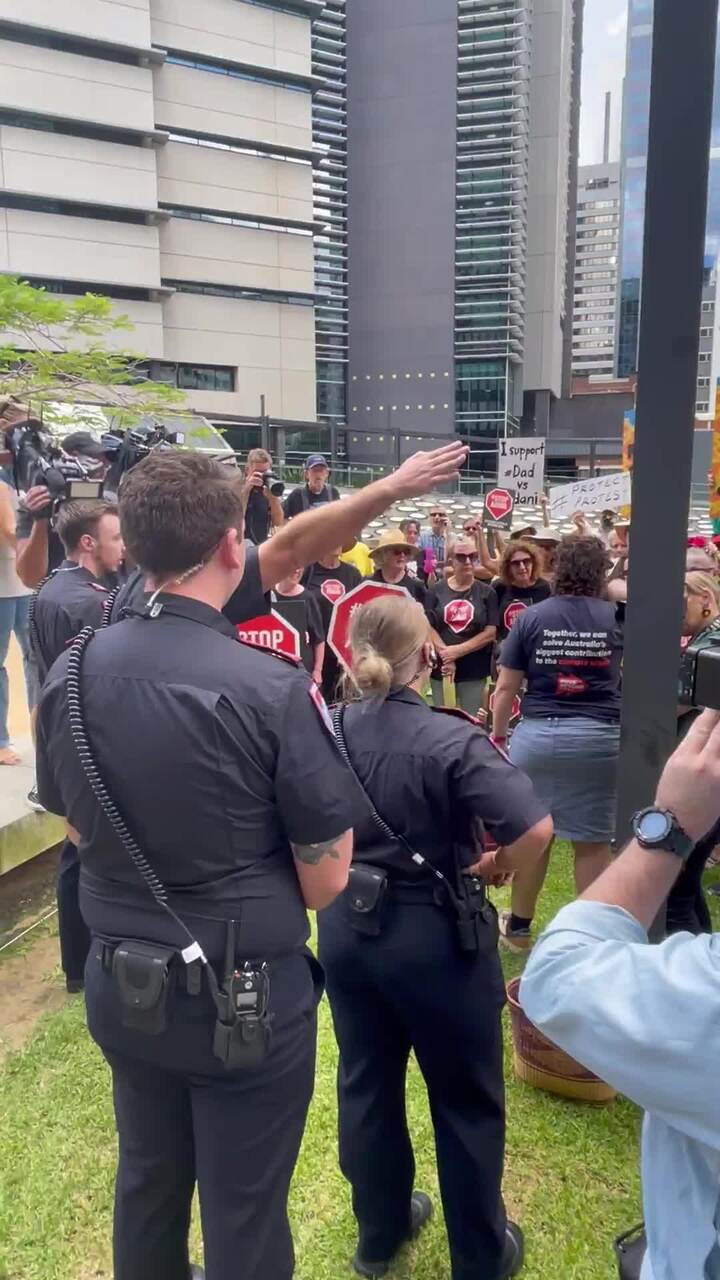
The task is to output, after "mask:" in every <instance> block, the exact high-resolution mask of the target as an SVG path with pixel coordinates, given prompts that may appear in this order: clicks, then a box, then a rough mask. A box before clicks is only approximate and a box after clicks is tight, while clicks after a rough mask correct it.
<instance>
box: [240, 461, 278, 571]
mask: <svg viewBox="0 0 720 1280" xmlns="http://www.w3.org/2000/svg"><path fill="white" fill-rule="evenodd" d="M272 464H273V462H272V458H271V457H270V454H269V453H268V452H267V451H266V450H265V449H251V450H250V452H249V454H248V456H247V462H246V463H245V485H244V498H245V502H246V507H245V534H246V536H247V538H248V539H249V540H250V542H254V543H255V546H256V547H259V546H262V544H263V542H267V540H268V538H269V537H270V530H271V529H279V528H280V526H281V525H283V524H284V523H285V516H284V515H283V509H282V503H281V501H280V498H281V497H282V495H283V492H284V490H285V486H284V484H283V483H282V481H281V480H278V479H277V477H276V476H274V475H273V474H272Z"/></svg>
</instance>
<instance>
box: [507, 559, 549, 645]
mask: <svg viewBox="0 0 720 1280" xmlns="http://www.w3.org/2000/svg"><path fill="white" fill-rule="evenodd" d="M542 566H543V560H542V556H541V553H540V551H539V549H538V548H537V546H535V545H534V543H532V542H529V541H527V540H525V539H518V540H516V541H512V542H508V543H507V545H506V546H505V548H504V549H503V553H502V555H501V557H500V570H499V573H498V576H497V578H495V579H494V581H493V583H492V587H493V591H494V592H495V595H496V596H497V602H498V640H501V641H502V640H504V639H505V637H506V635H507V634H508V632H509V630H510V628H511V626H512V624H513V622H514V621H515V619H516V618H519V617H521V616H522V614H523V613H524V612H525V610H526V609H528V608H529V607H530V606H531V605H533V604H540V603H541V601H543V600H547V598H548V596H549V595H551V594H552V592H551V589H550V584H549V583H547V582H546V581H545V579H544V578H543V577H542V576H541V574H542Z"/></svg>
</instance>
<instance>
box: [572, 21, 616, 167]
mask: <svg viewBox="0 0 720 1280" xmlns="http://www.w3.org/2000/svg"><path fill="white" fill-rule="evenodd" d="M584 26H585V30H584V36H583V72H582V110H581V114H580V163H581V164H599V163H600V162H601V161H602V144H603V122H604V119H605V94H606V93H607V91H608V90H610V92H611V93H612V96H613V102H612V133H611V141H610V159H611V160H619V158H620V118H621V114H622V84H623V76H624V74H625V41H626V36H627V0H585V24H584Z"/></svg>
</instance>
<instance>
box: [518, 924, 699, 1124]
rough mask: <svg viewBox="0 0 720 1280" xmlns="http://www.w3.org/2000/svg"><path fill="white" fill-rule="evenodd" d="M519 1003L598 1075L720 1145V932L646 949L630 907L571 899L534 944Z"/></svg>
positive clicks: (645, 1105)
mask: <svg viewBox="0 0 720 1280" xmlns="http://www.w3.org/2000/svg"><path fill="white" fill-rule="evenodd" d="M520 1002H521V1004H522V1006H523V1009H524V1010H525V1012H526V1014H527V1016H528V1017H529V1018H530V1020H531V1021H532V1022H534V1023H535V1025H536V1026H537V1027H539V1028H540V1030H541V1031H543V1032H544V1033H545V1035H547V1036H548V1038H549V1039H550V1040H552V1041H553V1042H554V1043H555V1044H558V1045H559V1046H560V1047H561V1048H562V1049H565V1050H566V1052H567V1053H569V1054H571V1055H572V1057H574V1058H576V1059H577V1061H578V1062H580V1063H581V1064H582V1065H583V1066H585V1067H589V1069H590V1070H591V1071H594V1072H595V1074H596V1075H598V1076H599V1077H600V1078H601V1079H602V1080H606V1081H607V1082H608V1083H609V1084H612V1085H614V1087H615V1088H616V1089H618V1090H619V1091H620V1092H621V1093H623V1094H625V1095H626V1097H628V1098H631V1099H632V1100H633V1101H634V1102H636V1103H638V1105H639V1106H641V1107H643V1108H644V1109H645V1110H646V1111H649V1112H652V1113H653V1115H656V1116H659V1117H661V1118H662V1119H663V1120H665V1122H666V1123H667V1124H668V1125H670V1126H672V1127H673V1128H675V1129H678V1130H680V1131H681V1132H682V1133H685V1134H686V1135H687V1136H688V1137H691V1138H694V1139H696V1140H698V1141H700V1142H703V1143H706V1144H707V1145H709V1146H711V1147H714V1148H716V1149H720V1086H719V1082H718V1073H719V1071H720V934H713V935H710V934H704V935H702V936H701V937H699V938H694V937H692V936H691V935H690V934H686V933H683V934H676V935H674V936H673V937H672V938H669V939H668V940H667V941H666V942H664V943H662V944H661V945H660V946H650V945H649V943H648V940H647V935H646V933H645V931H644V929H643V928H642V926H641V925H640V924H639V923H638V921H637V920H635V918H634V917H633V916H631V915H629V914H628V912H626V911H623V910H621V909H620V908H619V907H610V906H604V905H603V904H601V903H596V902H574V903H572V904H571V905H570V906H567V907H564V908H563V909H562V911H560V912H559V914H558V915H557V916H556V918H555V920H554V921H553V923H552V924H551V925H550V927H549V928H548V929H546V931H545V933H544V934H543V935H542V937H541V938H540V939H539V941H538V942H537V944H536V946H535V949H534V950H533V953H532V955H531V957H530V960H529V962H528V965H527V968H526V969H525V974H524V977H523V980H522V984H521V987H520Z"/></svg>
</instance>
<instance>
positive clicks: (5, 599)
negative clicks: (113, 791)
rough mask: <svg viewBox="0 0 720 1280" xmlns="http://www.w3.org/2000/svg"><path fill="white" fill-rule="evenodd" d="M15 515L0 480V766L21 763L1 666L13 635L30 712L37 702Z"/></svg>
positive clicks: (11, 495) (11, 494)
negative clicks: (12, 740)
mask: <svg viewBox="0 0 720 1280" xmlns="http://www.w3.org/2000/svg"><path fill="white" fill-rule="evenodd" d="M16 515H17V494H16V492H15V490H14V489H13V488H12V486H11V485H10V484H9V483H7V482H6V481H5V480H4V479H3V478H2V477H1V476H0V765H16V764H20V763H21V759H20V756H19V755H18V753H17V751H14V750H13V748H12V746H11V743H10V736H9V730H8V713H9V706H10V689H9V683H8V674H7V670H6V668H5V663H6V661H7V656H8V651H9V649H10V640H11V638H12V636H13V633H14V635H15V639H16V640H17V643H18V645H19V647H20V652H21V654H22V659H23V668H24V673H25V689H26V695H27V703H28V708H29V709H30V710H32V708H33V707H34V705H35V702H36V699H37V681H36V677H35V674H34V669H33V667H32V664H31V662H30V629H29V609H30V597H31V595H32V592H31V591H29V589H28V588H27V587H25V586H23V584H22V582H21V581H20V579H19V578H18V575H17V570H16V567H15V544H16V537H15V519H16Z"/></svg>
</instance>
